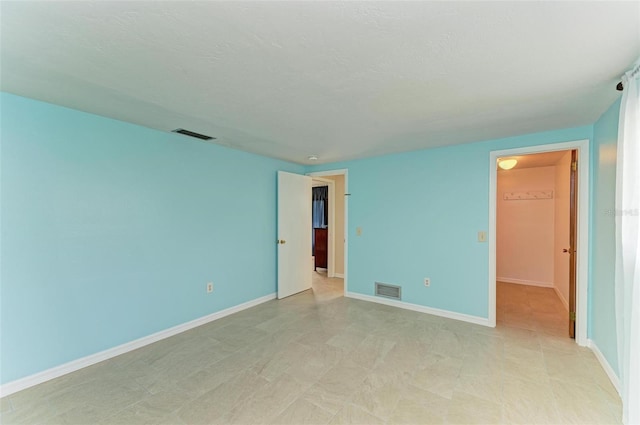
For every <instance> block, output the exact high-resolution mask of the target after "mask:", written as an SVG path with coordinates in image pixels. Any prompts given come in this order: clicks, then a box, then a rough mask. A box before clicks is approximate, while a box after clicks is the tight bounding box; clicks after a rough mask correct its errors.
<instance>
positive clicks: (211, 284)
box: [207, 282, 213, 293]
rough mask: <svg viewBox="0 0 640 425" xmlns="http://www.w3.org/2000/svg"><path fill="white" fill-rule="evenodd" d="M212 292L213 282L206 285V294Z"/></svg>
mask: <svg viewBox="0 0 640 425" xmlns="http://www.w3.org/2000/svg"><path fill="white" fill-rule="evenodd" d="M211 292H213V282H209V283H207V293H211Z"/></svg>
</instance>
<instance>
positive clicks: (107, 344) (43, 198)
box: [0, 93, 304, 383]
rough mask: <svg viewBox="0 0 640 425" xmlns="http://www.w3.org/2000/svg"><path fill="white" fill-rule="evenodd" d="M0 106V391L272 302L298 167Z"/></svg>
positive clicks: (36, 109)
mask: <svg viewBox="0 0 640 425" xmlns="http://www.w3.org/2000/svg"><path fill="white" fill-rule="evenodd" d="M0 96H1V97H0V102H1V108H2V123H1V130H0V131H1V133H0V134H1V142H2V147H1V155H2V157H1V163H0V164H1V198H0V199H1V207H2V208H1V239H2V251H1V257H0V258H1V265H2V269H1V272H0V279H1V287H0V288H1V289H0V297H1V304H0V308H1V314H0V320H1V323H0V332H1V335H2V346H1V352H0V353H1V354H0V355H1V358H0V364H1V366H2V368H1V382H2V383H6V382H9V381H12V380H15V379H18V378H21V377H24V376H27V375H30V374H33V373H36V372H40V371H42V370H45V369H48V368H50V367H53V366H56V365H60V364H62V363H65V362H68V361H71V360H75V359H78V358H81V357H83V356H87V355H89V354H92V353H96V352H99V351H101V350H104V349H108V348H111V347H114V346H117V345H119V344H122V343H125V342H128V341H131V340H134V339H136V338H140V337H143V336H146V335H149V334H152V333H154V332H157V331H160V330H163V329H166V328H169V327H171V326H174V325H177V324H181V323H184V322H187V321H189V320H192V319H195V318H198V317H201V316H204V315H207V314H210V313H213V312H216V311H219V310H222V309H224V308H227V307H230V306H234V305H237V304H240V303H242V302H245V301H248V300H252V299H255V298H258V297H261V296H264V295H267V294H270V293H273V292H274V291H275V289H276V281H275V279H276V269H275V264H276V250H275V249H276V245H275V244H274V240H275V238H276V229H275V223H276V201H275V200H276V171H277V170H287V171H291V172H298V173H301V172H303V171H304V170H303V168H302V167H301V166H297V165H293V164H290V163H286V162H282V161H277V160H272V159H268V158H264V157H260V156H257V155H252V154H248V153H244V152H239V151H235V150H231V149H226V148H224V147H220V146H216V145H212V144H207V143H203V142H199V141H196V140H194V139H190V138H187V137H185V136H181V135H176V134H171V133H163V132H159V131H155V130H150V129H147V128H143V127H139V126H136V125H132V124H127V123H124V122H120V121H115V120H111V119H108V118H104V117H100V116H96V115H91V114H86V113H82V112H78V111H74V110H70V109H66V108H62V107H59V106H55V105H51V104H46V103H42V102H36V101H33V100H29V99H25V98H21V97H17V96H13V95H10V94H6V93H2V94H1V95H0ZM208 281H213V282H214V283H215V291H214V293H213V294H211V295H207V294H206V291H205V287H206V283H207V282H208Z"/></svg>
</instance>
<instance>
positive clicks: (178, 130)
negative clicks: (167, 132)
mask: <svg viewBox="0 0 640 425" xmlns="http://www.w3.org/2000/svg"><path fill="white" fill-rule="evenodd" d="M172 133H180V134H184V135H185V136H191V137H195V138H196V139H200V140H212V139H215V137H211V136H206V135H204V134H200V133H196V132H195V131H189V130H185V129H184V128H176V129H175V130H172Z"/></svg>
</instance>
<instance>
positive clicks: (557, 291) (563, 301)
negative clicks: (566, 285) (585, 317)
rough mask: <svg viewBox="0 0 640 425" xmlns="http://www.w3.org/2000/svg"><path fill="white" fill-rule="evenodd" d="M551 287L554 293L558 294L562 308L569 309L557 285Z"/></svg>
mask: <svg viewBox="0 0 640 425" xmlns="http://www.w3.org/2000/svg"><path fill="white" fill-rule="evenodd" d="M553 289H554V291H556V294H558V298H560V301H562V304H563V305H564V308H566V309H567V311H569V302H568V301H567V300H566V299H565V298H564V295H562V292H560V290H559V289H558V287H557V286H554V287H553Z"/></svg>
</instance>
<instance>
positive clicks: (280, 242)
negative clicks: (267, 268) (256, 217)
mask: <svg viewBox="0 0 640 425" xmlns="http://www.w3.org/2000/svg"><path fill="white" fill-rule="evenodd" d="M276 243H277V244H280V245H284V244H286V243H287V241H285V240H284V239H279V240H276Z"/></svg>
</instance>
